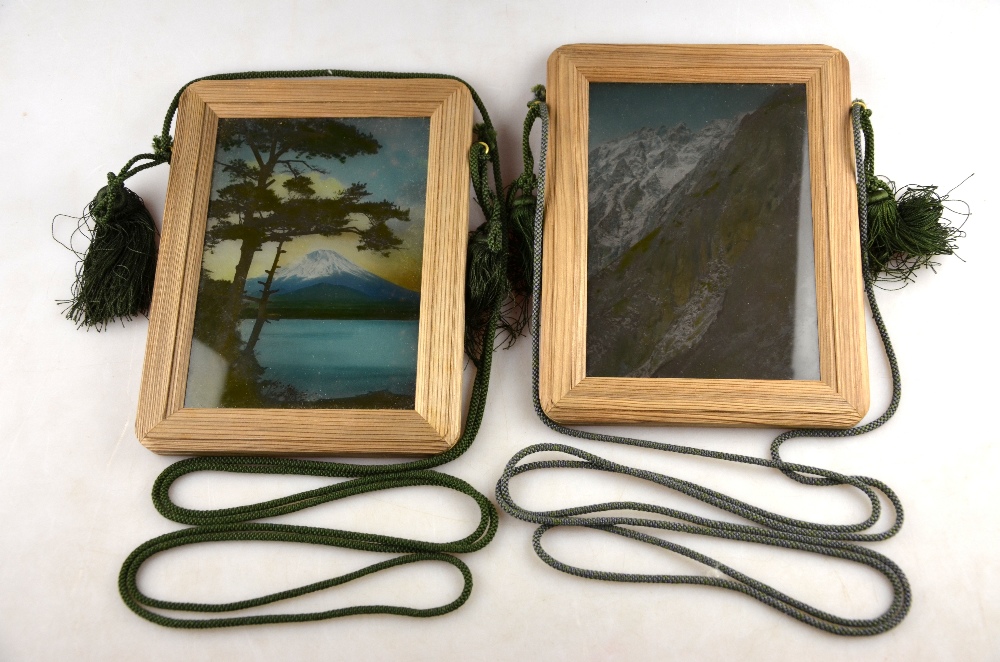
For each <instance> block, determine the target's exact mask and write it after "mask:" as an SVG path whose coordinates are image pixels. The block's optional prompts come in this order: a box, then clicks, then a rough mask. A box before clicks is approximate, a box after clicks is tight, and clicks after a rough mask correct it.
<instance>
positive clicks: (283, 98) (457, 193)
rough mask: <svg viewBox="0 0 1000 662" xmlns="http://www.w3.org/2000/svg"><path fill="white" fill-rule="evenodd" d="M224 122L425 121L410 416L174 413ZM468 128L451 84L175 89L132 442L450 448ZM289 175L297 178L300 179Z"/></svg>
mask: <svg viewBox="0 0 1000 662" xmlns="http://www.w3.org/2000/svg"><path fill="white" fill-rule="evenodd" d="M229 118H244V119H247V120H250V119H253V118H273V119H274V120H275V121H277V120H278V119H281V120H294V119H299V118H344V119H345V120H352V121H355V120H356V122H361V121H362V120H360V119H357V118H427V121H428V122H429V141H428V143H427V151H426V163H427V166H426V168H427V172H426V189H425V191H424V194H425V196H426V197H425V205H424V207H423V209H424V212H425V213H424V224H423V236H422V249H421V250H422V253H421V252H420V251H417V254H418V257H420V256H422V266H418V268H419V269H420V271H419V272H418V274H419V276H418V278H419V316H418V326H419V330H418V334H417V340H416V348H417V349H416V377H415V387H411V388H412V395H413V399H412V404H411V405H410V407H409V408H359V409H343V408H323V407H322V406H320V407H319V408H277V407H272V408H267V407H232V406H209V407H192V406H185V395H186V390H187V383H188V373H189V362H190V357H191V351H192V333H193V328H194V323H195V322H194V320H195V313H196V306H197V302H198V296H199V283H200V282H201V279H202V278H203V273H202V268H203V255H204V253H205V245H206V226H207V225H208V223H209V221H208V215H209V202H210V197H211V196H213V195H214V194H213V188H218V187H217V186H215V185H214V184H213V169H215V170H216V171H218V166H219V165H220V164H219V163H218V161H217V136H218V134H219V127H220V120H223V121H225V120H227V119H229ZM472 127H473V115H472V97H471V95H470V93H469V90H468V89H467V87H466V86H465V85H463V84H462V83H460V82H458V81H454V80H438V79H390V80H384V79H379V80H369V79H314V80H278V79H276V80H270V79H265V80H254V81H201V82H198V83H195V84H193V85H191V86H190V87H188V88H187V90H186V91H185V92H184V95H183V97H182V99H181V103H180V107H179V111H178V115H177V126H176V134H175V136H176V137H175V145H174V148H173V156H172V159H171V168H170V179H169V184H168V189H167V199H166V208H165V211H164V219H163V232H162V236H161V244H160V254H159V259H158V264H157V274H156V284H155V289H154V293H153V302H152V307H151V312H150V323H149V336H148V340H147V346H146V359H145V365H144V370H143V378H142V384H141V390H140V395H139V410H138V414H137V416H136V435H137V436H138V438H139V440H140V442H141V443H142V444H143V445H144V446H146V447H147V448H149V449H150V450H152V451H154V452H157V453H162V454H295V455H302V454H343V453H360V454H373V455H379V454H404V455H422V454H433V453H439V452H442V451H444V450H446V449H448V448H450V447H451V446H452V445H454V443H455V442H456V441H457V440H458V438H459V436H460V433H461V417H462V397H461V396H462V382H461V379H462V368H463V328H464V327H463V320H464V291H465V259H466V242H467V235H468V213H469V165H468V149H469V146H470V144H471V142H472ZM300 158H301V157H300ZM341 162H343V159H341ZM290 172H291V170H290ZM296 172H298V171H296ZM216 176H217V175H216ZM293 176H294V177H300V181H302V182H305V179H301V177H302V175H301V173H300V174H294V173H293V175H288V177H293ZM344 184H345V186H346V185H347V182H344ZM305 185H306V186H307V187H308V186H309V183H308V182H306V184H305ZM292 190H293V189H292V188H289V189H288V191H289V195H291V192H292ZM386 204H388V203H386ZM372 236H375V235H372ZM383 238H384V237H383ZM376 240H378V239H377V238H376ZM280 248H281V247H280V245H279V246H278V250H280ZM359 251H360V248H359ZM271 252H272V253H275V250H274V249H273V248H272V249H271ZM278 255H279V254H278V253H275V258H274V264H275V265H277V263H278V262H277V260H278ZM420 264H421V263H420V262H418V265H420ZM274 270H275V269H274V268H272V271H274ZM272 275H273V274H272ZM233 280H234V282H235V280H236V279H235V278H233ZM268 282H270V279H268ZM264 287H265V290H266V287H267V286H264ZM234 291H235V289H234ZM242 293H243V290H242V289H241V294H240V296H242V295H243V294H242ZM260 296H264V293H263V292H262V293H261V294H260Z"/></svg>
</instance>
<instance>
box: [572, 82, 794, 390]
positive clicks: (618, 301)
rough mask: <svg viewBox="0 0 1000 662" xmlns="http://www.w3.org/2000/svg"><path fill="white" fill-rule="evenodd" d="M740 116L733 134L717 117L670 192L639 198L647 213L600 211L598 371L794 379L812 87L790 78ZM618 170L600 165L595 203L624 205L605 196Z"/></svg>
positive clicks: (595, 271)
mask: <svg viewBox="0 0 1000 662" xmlns="http://www.w3.org/2000/svg"><path fill="white" fill-rule="evenodd" d="M737 122H738V124H737V125H736V126H735V128H734V129H733V131H732V133H731V135H729V136H727V135H726V134H728V133H730V132H729V131H726V130H724V129H725V128H726V127H724V126H722V125H717V126H716V130H715V133H714V135H713V139H707V140H703V141H701V143H702V144H701V146H702V147H703V149H702V150H700V154H699V155H698V156H699V158H697V159H696V161H697V162H696V164H695V165H694V166H693V167H690V168H688V169H687V172H686V174H684V175H683V178H681V179H680V181H679V182H677V183H676V184H675V185H673V186H672V187H670V188H669V190H667V191H666V192H665V193H664V194H662V196H660V197H659V198H658V199H656V200H648V199H646V200H643V202H642V203H641V204H638V205H636V204H634V203H633V205H632V206H633V207H639V208H642V209H644V210H648V211H647V212H646V214H645V217H644V219H642V221H637V220H636V219H634V218H626V219H625V221H624V222H623V223H620V224H618V226H617V227H616V225H615V224H614V223H612V222H611V221H610V220H609V218H608V214H603V215H601V216H600V217H599V218H597V219H592V221H591V227H590V237H589V241H588V254H589V255H591V256H592V257H589V258H588V274H589V277H588V285H587V374H588V375H591V376H605V377H688V378H730V379H791V378H793V369H792V350H793V342H794V315H795V287H796V273H795V272H796V258H797V255H796V252H797V238H798V227H799V196H800V190H801V187H802V177H803V167H802V165H803V149H804V140H805V138H806V106H805V86H804V85H789V86H787V87H783V88H782V89H781V90H780V91H778V92H777V93H776V94H774V95H773V96H772V97H771V98H770V99H768V100H767V101H766V102H765V103H764V104H763V105H762V106H761V107H760V108H759V109H757V110H755V111H753V112H752V113H749V114H747V115H745V116H743V117H742V118H741V119H740V118H737ZM710 126H711V125H710ZM706 128H708V127H706ZM720 128H721V129H723V130H719V129H720ZM644 131H648V130H643V131H639V132H636V134H632V136H629V137H626V138H625V139H621V140H619V141H617V142H623V141H625V140H627V139H628V138H630V137H633V136H636V137H638V136H639V134H643V132H644ZM685 131H686V129H685ZM650 133H651V132H650ZM659 133H661V134H664V132H663V131H662V130H661V131H660V132H659ZM664 135H673V136H675V137H676V136H677V135H680V134H678V132H676V131H674V132H666V134H664ZM719 135H721V136H723V138H724V139H722V140H719V139H718V138H717V136H719ZM649 138H650V136H649V135H646V136H644V139H645V140H646V141H647V143H648V140H649ZM604 147H605V146H604V145H602V146H600V147H598V148H596V149H595V150H593V152H592V153H591V157H592V163H594V160H593V159H594V157H595V156H597V154H596V153H597V152H598V151H599V150H601V149H602V148H604ZM619 147H621V149H619V151H621V152H623V153H628V150H627V149H624V147H623V146H619ZM687 160H688V162H690V155H688V159H687ZM609 166H612V164H610V163H609V164H606V165H605V166H604V171H605V172H608V170H607V168H608V167H609ZM612 167H622V166H612ZM610 172H613V170H612V171H610ZM636 179H637V180H638V181H642V178H641V175H640V176H639V177H637V178H636ZM613 180H614V178H612V177H603V178H602V177H595V176H594V172H593V169H592V171H591V173H590V194H589V197H590V200H591V202H590V205H589V206H590V209H591V210H592V212H593V211H594V210H595V205H594V201H600V204H601V205H602V206H601V207H600V208H601V209H602V210H603V209H607V210H609V211H613V210H614V208H615V206H616V204H617V205H619V206H621V205H623V204H624V199H622V200H616V199H614V198H615V196H613V195H612V196H610V197H611V198H612V200H610V201H609V200H606V199H605V198H607V197H609V188H610V187H608V186H607V185H606V182H608V181H613ZM635 188H636V187H635V186H633V187H632V188H631V189H630V188H629V187H627V186H625V185H621V184H619V185H618V190H620V191H626V192H627V191H629V190H635ZM646 188H653V187H646ZM633 195H634V194H633ZM595 221H596V222H595ZM622 225H625V226H626V230H625V231H623V230H622V228H621V226H622ZM640 225H641V233H640V236H639V237H638V239H637V240H636V241H630V235H634V234H635V233H636V231H635V228H636V227H637V226H640ZM615 242H618V245H617V248H612V249H608V248H607V245H609V244H615ZM622 243H624V246H622ZM590 246H595V247H597V250H596V251H590V250H589V248H590ZM609 256H611V257H610V258H609Z"/></svg>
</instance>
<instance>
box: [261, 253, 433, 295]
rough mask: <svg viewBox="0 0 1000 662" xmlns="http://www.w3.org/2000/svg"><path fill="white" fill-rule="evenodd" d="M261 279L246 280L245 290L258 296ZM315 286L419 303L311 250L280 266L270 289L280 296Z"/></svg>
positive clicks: (357, 269)
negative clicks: (294, 260) (325, 286)
mask: <svg viewBox="0 0 1000 662" xmlns="http://www.w3.org/2000/svg"><path fill="white" fill-rule="evenodd" d="M262 280H263V278H258V279H248V281H247V291H248V292H249V293H253V294H257V293H259V292H260V291H261V289H262V285H261V284H260V282H258V281H262ZM315 285H327V286H329V285H335V286H337V287H340V288H347V289H350V290H354V291H355V292H359V293H361V294H363V295H364V296H366V297H370V298H372V299H379V300H383V301H399V302H418V301H420V294H419V293H417V292H414V291H412V290H408V289H406V288H404V287H400V286H399V285H395V284H394V283H390V282H389V281H387V280H385V279H384V278H380V277H379V276H376V275H375V274H373V273H372V272H370V271H368V270H367V269H363V268H362V267H359V266H358V265H356V264H354V263H353V262H351V261H350V260H348V259H347V258H345V257H344V256H343V255H341V254H340V253H338V252H337V251H334V250H329V249H327V250H317V251H312V252H311V253H308V254H306V255H304V256H303V257H302V259H300V260H299V261H298V262H296V263H294V264H291V265H289V266H287V267H279V268H278V272H277V273H276V274H275V276H274V282H273V283H272V284H271V287H272V289H274V290H277V292H276V294H277V295H278V296H279V297H281V296H287V295H288V294H290V293H292V292H296V291H298V290H303V289H305V288H308V287H313V286H315Z"/></svg>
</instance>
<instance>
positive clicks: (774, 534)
mask: <svg viewBox="0 0 1000 662" xmlns="http://www.w3.org/2000/svg"><path fill="white" fill-rule="evenodd" d="M539 96H541V95H539ZM532 107H533V109H532V111H531V112H529V114H528V116H527V118H526V119H525V129H524V143H523V144H524V151H525V154H526V157H525V169H526V170H529V169H531V168H532V162H531V160H530V147H529V145H528V135H529V132H530V130H531V125H532V124H533V123H534V120H535V118H536V117H537V118H539V119H540V120H541V149H540V152H539V159H538V161H539V163H538V178H537V197H538V202H537V204H536V208H535V214H534V235H533V244H532V246H533V262H532V264H533V268H532V273H531V285H532V288H531V296H532V301H531V330H532V351H533V357H532V389H533V393H532V395H533V398H534V408H535V413H536V414H537V415H538V417H539V418H540V419H541V420H542V422H543V423H544V424H545V425H546V426H548V427H549V428H550V429H552V430H554V431H556V432H559V433H561V434H565V435H568V436H570V437H575V438H578V439H585V440H588V441H601V442H605V443H612V444H620V445H625V446H636V447H640V448H648V449H651V450H656V451H664V452H670V453H681V454H684V455H694V456H699V457H705V458H710V459H715V460H723V461H727V462H737V463H742V464H748V465H752V466H758V467H764V468H771V469H776V470H778V471H781V472H782V473H783V474H784V475H786V476H788V477H790V478H792V479H793V480H796V481H798V482H800V483H803V484H805V485H814V486H833V485H849V486H851V487H854V488H856V489H857V490H859V491H860V492H862V493H863V494H864V495H865V496H866V497H867V498H868V501H869V503H870V505H871V511H870V514H869V516H868V517H867V518H866V519H865V520H864V521H861V522H857V523H854V524H843V525H829V524H820V523H815V522H808V521H804V520H799V519H795V518H790V517H786V516H783V515H780V514H777V513H774V512H771V511H768V510H765V509H763V508H759V507H756V506H753V505H751V504H749V503H747V502H745V501H742V500H740V499H736V498H734V497H731V496H728V495H726V494H723V493H721V492H718V491H715V490H712V489H709V488H707V487H704V486H702V485H698V484H696V483H692V482H689V481H685V480H681V479H679V478H675V477H672V476H668V475H664V474H661V473H657V472H654V471H648V470H645V469H641V468H638V467H631V466H626V465H623V464H619V463H616V462H612V461H610V460H607V459H605V458H603V457H600V456H598V455H596V454H594V453H590V452H586V451H584V450H582V449H580V448H577V447H575V446H570V445H567V444H555V443H543V444H534V445H531V446H528V447H527V448H524V449H523V450H521V451H520V452H518V453H517V454H516V455H514V456H513V457H512V458H511V459H510V461H509V462H508V463H507V466H506V467H505V468H504V471H503V473H502V474H501V476H500V479H499V481H498V482H497V486H496V497H497V502H498V504H499V505H500V507H501V508H502V509H503V510H504V511H505V512H507V513H508V514H510V515H511V516H513V517H516V518H517V519H521V520H524V521H527V522H532V523H534V524H538V525H539V526H538V528H537V529H536V530H535V533H534V536H533V538H532V544H533V546H534V549H535V553H536V554H537V555H538V556H539V558H541V559H542V560H543V561H544V562H545V563H547V564H548V565H550V566H551V567H553V568H555V569H556V570H560V571H562V572H565V573H568V574H571V575H575V576H578V577H584V578H587V579H598V580H604V581H618V582H642V583H661V584H700V585H706V586H715V587H718V588H724V589H728V590H731V591H737V592H739V593H743V594H745V595H748V596H750V597H752V598H754V599H756V600H759V601H760V602H762V603H764V604H766V605H768V606H770V607H773V608H774V609H777V610H778V611H780V612H782V613H784V614H787V615H788V616H791V617H792V618H795V619H798V620H799V621H802V622H803V623H806V624H807V625H811V626H813V627H815V628H818V629H820V630H824V631H826V632H830V633H833V634H837V635H846V636H866V635H875V634H879V633H882V632H886V631H887V630H890V629H892V628H893V627H895V626H896V625H898V624H899V623H900V622H901V621H902V620H903V618H904V617H905V616H906V614H907V612H908V611H909V608H910V603H911V600H912V594H911V591H910V585H909V582H908V581H907V579H906V576H905V575H904V574H903V571H902V570H901V569H900V568H899V566H897V565H896V564H895V563H894V562H893V561H892V560H891V559H889V558H887V557H886V556H884V555H882V554H879V553H878V552H875V551H873V550H871V549H868V548H867V547H863V546H861V545H858V544H856V543H859V542H875V541H880V540H885V539H886V538H889V537H891V536H893V535H895V534H896V533H897V532H898V531H899V529H900V527H901V526H902V524H903V508H902V504H901V503H900V501H899V499H898V498H897V496H896V494H895V493H894V492H893V491H892V490H891V489H890V488H889V487H888V486H887V485H885V484H884V483H882V482H881V481H879V480H876V479H874V478H867V477H864V476H848V475H844V474H840V473H838V472H834V471H828V470H825V469H821V468H818V467H811V466H807V465H803V464H796V463H790V462H785V461H783V460H782V459H781V457H780V454H779V450H780V447H781V445H782V444H783V443H784V442H785V441H787V440H789V439H792V438H795V437H807V436H808V437H848V436H855V435H859V434H864V433H866V432H870V431H871V430H874V429H875V428H878V427H879V426H881V425H883V424H884V423H885V422H886V421H887V420H889V418H890V417H891V416H892V415H893V413H895V411H896V407H897V406H898V404H899V397H900V377H899V369H898V366H897V363H896V357H895V354H894V352H893V350H892V345H891V343H890V341H889V335H888V333H887V331H886V328H885V324H884V322H883V320H882V316H881V315H880V314H879V309H878V305H877V303H876V301H875V295H874V282H875V278H874V275H873V274H872V272H871V270H870V268H869V264H868V261H867V257H866V255H865V253H864V251H862V273H863V276H864V287H865V292H866V294H867V297H868V302H869V304H870V306H871V310H872V316H873V318H874V320H875V323H876V326H877V327H878V331H879V335H880V336H881V338H882V342H883V345H884V347H885V351H886V356H887V357H888V360H889V365H890V368H891V371H892V392H893V396H892V401H891V402H890V404H889V407H888V408H887V410H886V411H885V413H884V414H882V415H881V416H880V417H878V418H877V419H875V420H873V421H872V422H870V423H867V424H865V425H861V426H857V427H854V428H849V429H846V430H823V429H801V430H791V431H789V432H785V433H783V434H781V435H780V436H778V437H777V438H776V439H775V440H774V442H773V443H772V445H771V458H770V459H763V458H758V457H753V456H749V455H740V454H734V453H723V452H718V451H711V450H704V449H700V448H694V447H690V446H682V445H676V444H667V443H659V442H654V441H649V440H644V439H635V438H630V437H620V436H615V435H609V434H601V433H595V432H586V431H583V430H577V429H574V428H568V427H565V426H563V425H560V424H559V423H557V422H555V421H553V420H552V419H551V418H549V417H548V416H547V415H546V414H545V412H544V411H543V410H542V407H541V402H540V400H539V395H538V381H539V329H540V320H539V312H540V308H541V284H542V283H541V278H542V273H541V259H542V248H543V246H542V237H543V224H544V207H545V205H544V192H545V159H546V153H547V146H548V128H549V127H548V108H547V106H546V105H545V103H544V101H542V100H540V99H539V100H538V101H537V103H536V102H532ZM852 119H853V125H854V140H855V147H856V150H855V151H856V156H857V160H858V161H857V169H858V182H859V184H858V203H859V204H858V207H859V222H860V228H861V243H862V246H864V245H865V244H866V242H867V237H868V235H867V202H868V200H867V193H866V190H865V186H864V181H863V177H864V172H865V161H864V158H870V154H865V155H864V156H863V154H864V151H863V146H864V145H863V143H862V136H861V120H862V116H861V107H860V106H859V105H858V104H854V105H853V106H852ZM546 452H556V453H562V454H563V455H568V456H570V457H572V458H573V459H565V460H539V461H527V462H524V460H526V459H527V458H529V457H530V456H532V455H534V454H537V453H546ZM549 469H585V470H591V471H602V472H608V473H618V474H624V475H627V476H631V477H634V478H638V479H640V480H645V481H648V482H651V483H655V484H658V485H662V486H664V487H667V488H669V489H671V490H673V491H675V492H678V493H680V494H684V495H686V496H690V497H692V498H694V499H698V500H699V501H702V502H703V503H706V504H708V505H711V506H714V507H716V508H718V509H720V510H722V511H725V512H728V513H731V514H733V515H737V516H738V517H740V518H742V519H744V520H747V521H749V522H751V524H734V523H731V522H727V521H723V520H717V519H710V518H705V517H700V516H697V515H694V514H692V513H689V512H685V511H682V510H677V509H673V508H666V507H663V506H658V505H655V504H650V503H639V502H634V501H616V502H608V503H599V504H593V505H587V506H579V507H575V508H563V509H559V510H529V509H526V508H523V507H521V506H520V505H518V504H517V502H516V501H515V500H514V498H513V497H512V496H511V491H510V483H511V480H512V479H513V478H515V477H516V476H520V475H522V474H525V473H528V472H530V471H539V470H549ZM879 494H882V495H883V496H884V497H885V498H886V499H887V500H888V502H889V503H890V504H891V505H892V508H893V511H894V518H893V521H892V524H891V526H889V527H888V528H887V529H886V530H885V531H882V532H869V531H870V529H871V528H872V527H873V526H874V525H875V524H876V523H877V522H878V521H879V520H880V519H881V516H882V507H881V504H880V500H879ZM610 511H632V512H634V513H636V514H637V515H636V516H610V515H599V513H606V512H610ZM595 514H597V515H596V516H594V515H595ZM643 514H655V515H661V516H666V517H669V518H672V519H670V520H663V519H651V518H648V517H643V516H641V515H643ZM560 526H578V527H586V528H590V529H596V530H600V531H604V532H607V533H611V534H614V535H619V536H623V537H625V538H630V539H632V540H637V541H640V542H643V543H646V544H649V545H654V546H657V547H661V548H663V549H666V550H668V551H671V552H674V553H676V554H679V555H682V556H685V557H687V558H689V559H692V560H694V561H697V562H699V563H701V564H703V565H705V566H707V567H709V568H712V569H715V570H717V571H718V572H721V573H722V574H723V575H725V576H726V578H723V577H710V576H700V575H684V574H634V573H619V572H605V571H599V570H591V569H586V568H579V567H576V566H572V565H569V564H566V563H564V562H562V561H559V560H558V559H556V558H554V557H553V556H552V555H551V554H549V553H548V552H547V551H546V550H545V549H544V547H543V546H542V538H543V537H544V535H545V533H546V532H548V531H550V530H551V529H553V528H556V527H560ZM631 527H643V528H651V529H659V530H663V531H675V532H680V533H690V534H695V535H702V536H710V537H713V538H721V539H726V540H735V541H740V542H748V543H755V544H760V545H769V546H772V547H781V548H785V549H792V550H799V551H804V552H809V553H812V554H820V555H823V556H829V557H833V558H839V559H844V560H848V561H852V562H854V563H859V564H862V565H865V566H868V567H870V568H872V569H874V570H876V571H877V572H879V573H880V574H882V575H883V576H884V577H885V578H886V579H887V580H888V582H889V584H890V585H891V587H892V595H893V597H892V602H891V604H890V605H889V607H888V608H887V609H886V610H885V612H884V613H882V614H881V615H880V616H878V617H876V618H871V619H851V618H843V617H840V616H837V615H835V614H831V613H829V612H826V611H823V610H821V609H817V608H815V607H813V606H811V605H808V604H806V603H804V602H802V601H800V600H796V599H795V598H793V597H791V596H789V595H786V594H784V593H782V592H781V591H778V590H777V589H775V588H773V587H771V586H769V585H767V584H765V583H763V582H760V581H758V580H755V579H753V578H752V577H749V576H748V575H746V574H744V573H741V572H739V571H738V570H736V569H734V568H731V567H729V566H727V565H725V564H723V563H720V562H719V561H717V560H715V559H713V558H710V557H708V556H706V555H704V554H701V553H699V552H697V551H695V550H693V549H691V548H689V547H686V546H684V545H680V544H677V543H673V542H670V541H669V540H665V539H663V538H659V537H656V536H652V535H649V534H646V533H643V532H641V531H637V530H635V529H634V528H631Z"/></svg>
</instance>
